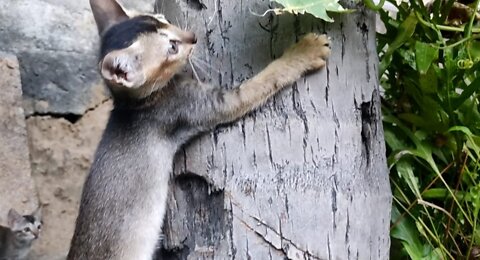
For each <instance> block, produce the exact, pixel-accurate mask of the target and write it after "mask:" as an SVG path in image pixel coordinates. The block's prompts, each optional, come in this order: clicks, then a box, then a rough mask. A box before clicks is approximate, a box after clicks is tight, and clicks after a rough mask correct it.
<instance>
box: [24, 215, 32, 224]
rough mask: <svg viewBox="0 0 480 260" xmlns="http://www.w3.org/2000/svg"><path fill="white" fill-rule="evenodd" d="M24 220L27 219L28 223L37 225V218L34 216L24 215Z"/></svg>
mask: <svg viewBox="0 0 480 260" xmlns="http://www.w3.org/2000/svg"><path fill="white" fill-rule="evenodd" d="M23 218H24V219H26V220H27V221H28V222H30V223H32V224H34V223H35V217H34V216H32V215H24V216H23Z"/></svg>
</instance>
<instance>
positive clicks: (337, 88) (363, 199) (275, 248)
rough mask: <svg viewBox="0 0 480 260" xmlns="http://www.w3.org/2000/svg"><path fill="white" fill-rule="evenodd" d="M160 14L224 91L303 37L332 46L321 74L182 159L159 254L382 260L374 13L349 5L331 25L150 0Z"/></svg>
mask: <svg viewBox="0 0 480 260" xmlns="http://www.w3.org/2000/svg"><path fill="white" fill-rule="evenodd" d="M156 7H157V11H158V12H160V13H164V14H165V15H166V16H167V19H169V20H170V21H171V22H173V23H177V24H180V26H182V27H187V28H188V29H190V30H193V31H194V32H196V34H197V36H198V38H199V41H200V42H199V44H198V46H197V47H196V50H195V55H194V56H195V57H199V58H200V59H202V60H204V61H205V63H206V64H208V65H204V66H202V68H199V69H197V72H198V74H200V77H201V78H204V80H205V81H207V82H211V83H213V84H219V85H221V86H222V87H225V88H231V87H234V86H236V85H238V84H239V83H240V82H242V81H243V80H245V79H247V78H250V77H252V76H253V75H254V74H255V73H257V72H259V71H260V70H261V69H262V68H264V67H265V66H266V65H267V64H268V63H269V62H270V61H271V60H272V59H273V58H275V57H279V56H280V54H281V53H282V51H283V50H284V49H285V48H286V47H287V46H290V45H291V44H293V43H294V42H295V40H296V39H298V37H300V35H303V34H305V33H307V32H310V31H315V32H320V33H327V34H328V35H329V36H330V37H331V39H332V56H331V57H330V59H329V61H328V65H327V67H326V69H324V70H322V71H320V72H318V73H315V74H313V75H310V76H307V77H305V78H303V79H301V80H299V81H298V83H297V84H295V85H294V86H293V88H288V89H287V90H285V91H283V92H282V93H280V94H279V95H277V96H276V97H275V98H274V99H273V100H272V101H270V102H268V103H267V104H266V105H265V106H264V107H263V108H262V109H260V110H258V111H256V112H254V113H252V114H250V115H249V116H247V117H246V118H245V119H243V120H241V121H240V122H237V123H234V124H233V125H231V126H226V127H220V128H218V129H217V130H216V131H215V132H214V133H209V134H206V135H205V136H202V137H201V138H199V139H197V140H195V141H194V142H193V143H191V144H190V145H188V146H187V147H186V148H185V150H184V151H182V152H180V154H179V155H178V157H177V159H176V161H175V167H174V168H175V170H174V178H173V180H172V186H171V189H172V193H171V197H170V201H169V208H168V211H167V217H166V220H165V227H164V233H165V239H164V242H163V246H164V249H163V250H161V251H160V252H159V256H163V258H164V259H255V260H256V259H285V258H287V259H388V253H389V248H390V240H389V222H390V206H391V192H390V185H389V180H388V170H387V166H386V160H385V146H384V141H383V129H382V122H381V112H380V98H379V84H378V79H377V74H378V71H377V70H378V60H377V54H376V46H375V27H374V26H375V18H374V15H373V14H372V13H370V12H367V11H365V10H364V9H362V8H361V7H355V6H353V4H352V6H350V7H354V8H357V11H356V12H355V13H353V14H345V15H335V16H334V18H335V23H332V24H325V23H323V22H320V21H318V20H315V19H313V18H312V17H310V16H304V17H295V16H292V15H284V16H280V17H275V16H271V15H267V16H265V17H257V16H255V15H253V14H252V12H255V13H263V12H264V11H265V10H267V9H268V8H269V1H268V0H235V1H233V0H204V1H203V2H202V1H199V0H175V1H172V0H157V6H156ZM200 63H201V62H200ZM200 63H199V64H200ZM202 71H203V73H202ZM159 259H160V257H159Z"/></svg>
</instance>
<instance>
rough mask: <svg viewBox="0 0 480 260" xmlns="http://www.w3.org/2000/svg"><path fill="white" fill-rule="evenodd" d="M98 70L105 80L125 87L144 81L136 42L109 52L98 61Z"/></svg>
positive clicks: (135, 85)
mask: <svg viewBox="0 0 480 260" xmlns="http://www.w3.org/2000/svg"><path fill="white" fill-rule="evenodd" d="M99 65H100V72H101V74H102V77H103V78H104V79H105V80H107V82H109V83H112V84H113V85H117V86H118V85H120V86H123V87H126V88H137V87H140V86H142V85H143V84H144V83H145V81H146V76H145V73H144V71H143V66H142V61H141V55H140V54H139V50H138V48H137V46H136V44H135V43H134V44H132V45H131V46H130V47H128V48H125V49H121V50H115V51H111V52H109V53H108V54H107V55H105V57H104V58H103V59H102V60H101V61H100V64H99Z"/></svg>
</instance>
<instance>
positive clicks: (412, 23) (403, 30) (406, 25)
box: [380, 12, 418, 75]
mask: <svg viewBox="0 0 480 260" xmlns="http://www.w3.org/2000/svg"><path fill="white" fill-rule="evenodd" d="M417 23H418V20H417V17H416V16H415V14H414V13H413V12H412V13H411V14H410V15H409V16H408V17H407V19H405V21H403V22H402V24H400V26H399V27H398V33H397V36H396V37H395V40H393V42H392V43H391V44H390V46H388V49H387V51H386V52H385V55H384V56H383V58H382V61H381V63H380V75H383V73H384V72H385V70H386V69H387V67H388V65H390V62H392V55H393V52H395V50H397V49H398V48H400V47H401V46H402V45H403V44H404V43H405V42H407V41H408V40H410V39H411V37H412V35H413V33H414V32H415V28H416V27H417Z"/></svg>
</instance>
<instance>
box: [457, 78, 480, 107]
mask: <svg viewBox="0 0 480 260" xmlns="http://www.w3.org/2000/svg"><path fill="white" fill-rule="evenodd" d="M479 89H480V78H476V79H475V80H474V81H473V82H472V83H470V84H469V85H468V86H467V87H466V88H465V89H464V90H463V92H462V94H460V96H459V97H458V98H455V99H454V100H453V102H452V103H453V104H452V106H453V109H454V110H455V109H457V108H458V107H459V106H460V105H462V104H463V102H465V100H467V99H468V98H470V97H471V96H472V95H473V93H475V92H477V91H478V90H479Z"/></svg>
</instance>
